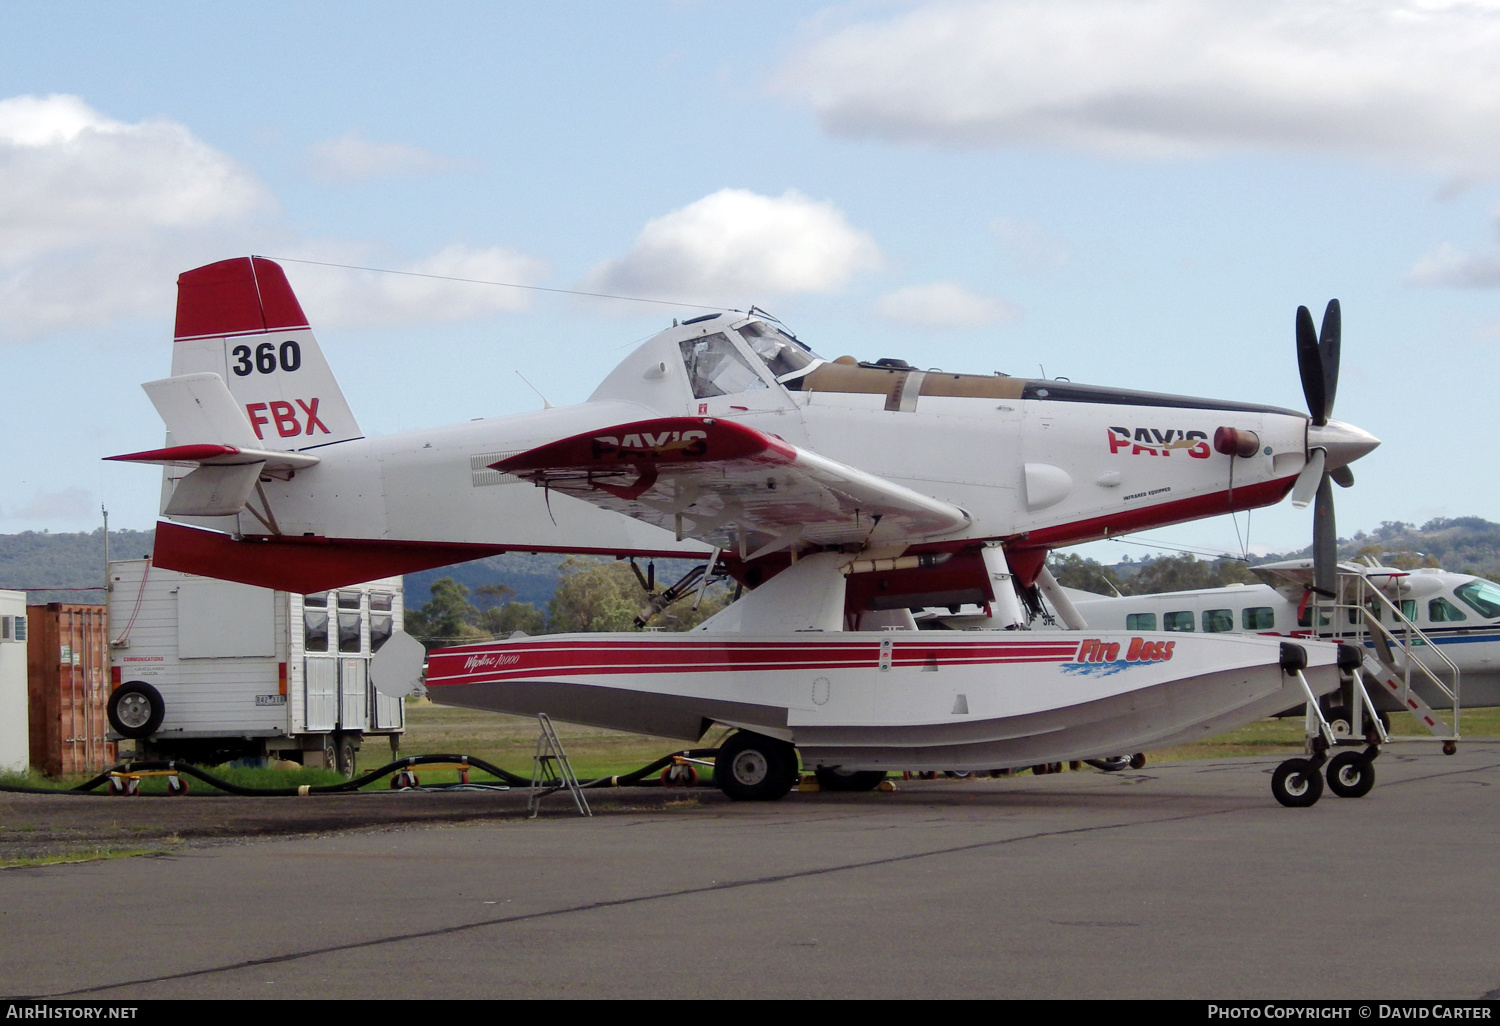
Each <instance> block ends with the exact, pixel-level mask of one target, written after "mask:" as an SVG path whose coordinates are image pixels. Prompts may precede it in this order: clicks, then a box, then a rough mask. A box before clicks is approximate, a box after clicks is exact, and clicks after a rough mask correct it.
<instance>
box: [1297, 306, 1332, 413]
mask: <svg viewBox="0 0 1500 1026" xmlns="http://www.w3.org/2000/svg"><path fill="white" fill-rule="evenodd" d="M1297 372H1298V373H1299V374H1300V375H1301V376H1302V397H1303V398H1304V399H1306V400H1307V412H1308V414H1310V415H1311V416H1312V421H1313V423H1314V424H1316V425H1318V426H1319V427H1322V426H1323V425H1324V424H1327V423H1328V409H1327V407H1328V392H1327V381H1328V376H1327V374H1325V373H1324V371H1323V354H1322V352H1321V351H1320V350H1319V348H1318V333H1317V330H1316V329H1315V328H1314V327H1313V322H1312V314H1311V313H1309V312H1308V309H1307V307H1305V306H1299V307H1297Z"/></svg>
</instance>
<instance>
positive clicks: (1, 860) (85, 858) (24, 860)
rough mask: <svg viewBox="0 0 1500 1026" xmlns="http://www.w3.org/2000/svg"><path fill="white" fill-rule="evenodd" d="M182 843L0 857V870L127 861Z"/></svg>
mask: <svg viewBox="0 0 1500 1026" xmlns="http://www.w3.org/2000/svg"><path fill="white" fill-rule="evenodd" d="M181 843H182V842H181V841H180V840H179V841H176V842H175V843H173V844H171V845H170V847H166V848H110V847H104V846H96V847H93V848H86V849H79V850H77V851H66V852H56V853H53V854H48V855H0V869H21V868H25V867H27V866H59V865H65V864H67V863H70V862H98V861H100V860H102V859H129V858H134V857H136V856H137V855H160V854H161V853H162V852H164V851H170V850H171V849H172V848H175V847H177V846H178V845H180V844H181Z"/></svg>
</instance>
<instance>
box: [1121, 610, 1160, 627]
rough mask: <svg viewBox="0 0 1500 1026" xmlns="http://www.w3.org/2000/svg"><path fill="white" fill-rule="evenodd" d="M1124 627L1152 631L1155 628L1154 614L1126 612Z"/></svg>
mask: <svg viewBox="0 0 1500 1026" xmlns="http://www.w3.org/2000/svg"><path fill="white" fill-rule="evenodd" d="M1125 629H1126V630H1127V631H1154V630H1156V614H1155V613H1126V614H1125Z"/></svg>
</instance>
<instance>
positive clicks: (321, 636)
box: [302, 609, 328, 652]
mask: <svg viewBox="0 0 1500 1026" xmlns="http://www.w3.org/2000/svg"><path fill="white" fill-rule="evenodd" d="M302 647H303V649H304V650H306V651H308V652H327V651H328V611H327V610H326V609H304V610H302Z"/></svg>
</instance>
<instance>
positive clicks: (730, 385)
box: [681, 332, 768, 399]
mask: <svg viewBox="0 0 1500 1026" xmlns="http://www.w3.org/2000/svg"><path fill="white" fill-rule="evenodd" d="M681 348H682V362H683V364H684V366H686V367H687V373H688V381H689V382H690V383H691V384H692V388H693V397H694V398H695V399H708V398H711V397H713V396H716V395H735V394H737V393H740V392H750V391H753V390H754V389H757V388H766V387H768V386H767V385H766V383H765V382H764V381H763V380H761V376H760V375H759V374H757V373H755V368H753V367H751V366H750V363H749V361H747V360H746V359H745V358H744V357H743V356H741V355H740V351H739V350H738V349H736V348H735V347H734V343H732V342H730V341H729V336H728V335H725V334H724V333H723V332H718V333H716V334H713V335H705V336H703V337H702V338H689V339H683V340H682V343H681Z"/></svg>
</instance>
